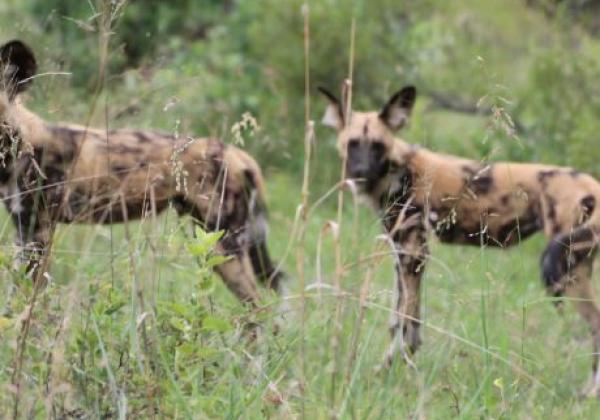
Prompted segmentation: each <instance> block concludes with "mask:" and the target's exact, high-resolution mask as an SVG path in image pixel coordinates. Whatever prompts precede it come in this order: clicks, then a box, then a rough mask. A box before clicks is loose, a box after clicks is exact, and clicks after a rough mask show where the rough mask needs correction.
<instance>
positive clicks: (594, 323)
mask: <svg viewBox="0 0 600 420" xmlns="http://www.w3.org/2000/svg"><path fill="white" fill-rule="evenodd" d="M591 274H592V261H591V260H589V261H585V262H583V263H581V264H579V265H578V266H577V267H576V268H575V269H574V270H573V271H572V276H573V277H572V281H571V282H569V285H568V286H567V288H566V295H567V296H568V297H569V298H571V299H572V300H573V304H574V305H575V307H576V308H577V311H578V312H579V314H580V315H581V317H582V318H583V319H584V320H585V322H586V323H587V324H588V326H589V328H590V330H591V334H592V351H593V353H592V360H593V361H592V378H591V380H590V382H589V384H588V385H587V387H586V388H585V389H584V391H583V393H584V395H586V396H592V397H600V369H599V368H598V367H599V363H600V309H599V308H598V305H597V304H596V300H595V298H594V292H593V288H592V279H591Z"/></svg>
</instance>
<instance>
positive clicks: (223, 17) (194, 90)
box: [3, 0, 600, 185]
mask: <svg viewBox="0 0 600 420" xmlns="http://www.w3.org/2000/svg"><path fill="white" fill-rule="evenodd" d="M9 1H10V2H13V3H14V5H15V6H14V7H13V8H12V9H11V12H12V13H14V14H15V15H16V16H22V17H23V19H27V21H28V22H30V24H29V25H28V26H27V27H25V28H21V29H20V30H17V31H15V32H16V33H14V34H7V36H18V35H19V32H21V33H24V34H25V38H29V39H30V40H33V41H34V42H35V43H36V44H38V46H37V48H36V50H37V51H38V53H39V54H40V55H41V56H42V57H43V58H44V59H45V61H44V65H43V66H42V67H43V70H46V71H50V70H63V71H69V72H72V74H73V75H72V77H71V78H69V79H68V80H65V79H64V77H63V78H62V79H61V80H59V81H56V80H54V79H57V78H59V77H58V76H57V77H51V78H46V79H44V80H42V81H41V83H40V84H42V85H44V86H45V87H44V88H42V89H41V90H42V91H43V92H46V93H45V95H46V96H45V97H44V98H42V99H39V101H40V102H42V103H47V102H48V100H47V99H48V96H47V95H52V92H53V89H63V88H67V85H70V86H69V87H71V88H73V92H74V94H73V95H74V96H73V98H77V101H78V102H81V103H83V104H85V103H86V102H85V101H88V102H89V94H90V92H92V91H93V88H94V86H95V81H96V76H97V74H98V51H99V41H98V40H99V32H100V31H101V30H100V26H101V19H100V17H101V16H102V13H103V12H104V11H106V10H109V11H110V12H111V13H112V14H113V18H114V19H113V21H112V25H111V28H112V32H111V42H110V55H109V79H108V90H107V95H108V96H109V97H110V98H109V100H108V102H109V105H108V106H109V108H110V110H109V111H110V112H109V113H108V115H109V117H111V118H110V121H109V124H110V125H117V126H118V125H132V124H136V125H139V126H144V127H145V126H153V127H155V128H160V129H163V130H169V131H173V130H178V131H182V132H192V133H194V134H196V135H212V136H218V137H221V138H225V139H226V140H229V141H231V140H232V139H231V134H230V128H231V126H232V125H233V124H234V123H235V122H236V121H239V120H240V119H241V115H242V114H243V113H244V112H250V113H251V115H253V116H254V117H256V118H257V120H258V122H259V124H260V126H261V127H262V130H261V131H260V132H259V133H258V135H257V136H255V137H254V138H252V140H251V141H249V142H247V144H246V147H247V148H248V149H249V150H250V152H252V153H253V154H254V155H256V156H257V158H258V159H259V160H260V161H261V163H263V164H268V165H271V166H276V167H278V168H281V169H286V170H289V171H291V172H293V173H298V172H299V169H300V168H301V166H302V162H303V159H302V157H303V137H304V126H305V125H304V101H305V98H304V89H305V86H304V80H305V74H304V60H305V57H304V52H303V43H304V38H303V37H304V34H303V19H304V12H303V5H304V3H305V2H304V1H302V0H286V1H279V0H261V1H234V0H228V1H219V0H202V1H192V0H178V1H174V2H164V1H160V0H145V1H141V0H131V1H129V2H126V3H124V5H123V6H122V7H118V5H119V4H120V3H119V2H117V1H113V2H102V1H99V0H96V1H78V0H44V1H39V0H26V1H25V2H23V3H18V5H17V2H16V1H15V0H9ZM559 3H560V4H563V6H561V7H566V6H565V5H568V6H569V7H570V8H569V9H568V10H577V5H576V4H570V3H569V2H559ZM307 4H308V10H309V17H310V80H311V94H312V97H311V119H314V120H316V121H318V120H319V119H320V113H321V112H322V109H323V105H322V103H323V102H322V101H321V100H320V98H319V97H318V96H317V95H316V89H315V87H316V86H317V85H325V86H329V87H330V89H333V90H338V89H339V86H340V85H341V82H342V81H343V79H344V78H345V77H347V75H348V68H349V51H350V28H351V27H352V24H353V22H355V25H356V38H355V49H354V51H355V54H354V63H353V67H354V89H355V95H354V105H355V107H356V108H369V107H378V106H380V104H382V103H383V102H384V101H385V99H386V98H387V96H388V95H390V94H392V93H393V92H394V91H395V90H396V89H398V88H399V87H401V86H402V85H404V84H407V83H414V84H416V85H417V87H418V88H419V91H420V92H421V99H420V100H419V105H418V108H417V112H416V113H415V115H414V118H413V124H412V126H411V127H410V128H409V129H408V130H407V131H406V132H405V133H402V134H401V135H402V136H404V137H405V138H407V139H409V140H410V141H413V142H418V143H423V144H425V145H427V146H429V147H432V148H434V149H436V150H441V151H445V152H450V153H457V154H462V155H466V156H469V157H472V158H477V159H488V158H489V159H494V160H498V159H516V160H532V159H534V160H541V161H546V162H549V163H556V164H565V165H573V166H578V167H580V168H581V169H582V170H587V171H590V172H593V173H595V174H596V175H600V172H599V170H598V169H597V168H598V165H596V164H595V162H597V161H598V160H600V151H599V150H600V149H599V148H597V147H594V142H595V141H596V140H597V134H596V133H598V132H600V103H599V101H600V99H598V98H600V95H598V93H599V92H600V81H599V80H600V79H599V78H598V74H599V72H600V41H599V40H598V39H597V38H594V37H593V32H590V31H588V30H587V28H588V26H586V25H585V23H586V22H587V21H585V22H584V21H581V22H580V21H578V20H577V17H578V16H579V15H578V14H576V13H559V12H556V13H551V14H550V13H547V11H544V9H543V8H541V7H540V5H539V2H532V1H527V0H509V1H501V0H494V1H486V2H478V1H475V0H460V1H454V2H442V1H436V0H425V1H419V2H414V1H411V0H372V1H368V2H367V1H357V0H322V1H318V2H316V1H315V2H308V3H307ZM557 4H558V3H557ZM556 10H559V9H556ZM565 10H566V9H565ZM580 23H581V24H580ZM3 32H5V33H6V32H7V30H6V28H5V29H4V30H3ZM48 86H51V87H48ZM440 97H442V98H444V101H441V102H440V101H439V98H440ZM38 98H39V96H38ZM74 100H75V99H74ZM55 102H56V100H55ZM64 106H65V104H64V103H63V104H61V103H57V104H56V107H64ZM457 110H459V112H457ZM85 111H86V108H85V107H83V108H79V109H77V108H72V109H71V110H70V111H67V112H64V111H62V112H61V113H60V115H67V116H69V115H70V116H72V118H77V117H81V115H82V114H84V113H85ZM161 111H162V112H161ZM57 114H58V112H57ZM513 122H514V123H515V127H512V123H513ZM316 156H317V158H316V159H315V165H316V168H317V172H318V173H319V176H320V179H324V180H327V181H330V182H329V183H325V184H327V185H329V184H331V183H333V182H334V180H335V178H336V177H337V174H338V168H337V167H336V165H331V164H330V162H331V161H332V160H334V161H335V156H336V152H335V149H334V139H333V133H331V132H328V131H326V130H324V129H321V128H319V129H318V131H317V144H316ZM325 184H324V185H325Z"/></svg>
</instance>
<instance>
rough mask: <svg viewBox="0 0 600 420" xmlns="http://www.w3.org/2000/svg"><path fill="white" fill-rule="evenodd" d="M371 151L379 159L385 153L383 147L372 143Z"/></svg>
mask: <svg viewBox="0 0 600 420" xmlns="http://www.w3.org/2000/svg"><path fill="white" fill-rule="evenodd" d="M371 150H372V151H373V154H374V155H375V156H377V157H381V156H383V154H384V153H385V146H384V145H383V144H381V143H373V145H372V146H371Z"/></svg>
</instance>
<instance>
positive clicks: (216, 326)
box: [202, 315, 233, 332]
mask: <svg viewBox="0 0 600 420" xmlns="http://www.w3.org/2000/svg"><path fill="white" fill-rule="evenodd" d="M232 328H233V326H232V325H231V324H230V323H229V321H227V320H226V319H223V318H217V317H215V316H212V315H207V316H206V318H204V319H203V320H202V329H203V330H205V331H215V332H225V331H229V330H231V329H232Z"/></svg>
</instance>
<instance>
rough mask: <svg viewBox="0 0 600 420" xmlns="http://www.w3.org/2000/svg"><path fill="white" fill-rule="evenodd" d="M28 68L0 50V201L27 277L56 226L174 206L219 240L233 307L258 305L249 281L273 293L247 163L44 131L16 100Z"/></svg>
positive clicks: (138, 138)
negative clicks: (234, 301)
mask: <svg viewBox="0 0 600 420" xmlns="http://www.w3.org/2000/svg"><path fill="white" fill-rule="evenodd" d="M36 68H37V65H36V60H35V57H34V55H33V53H32V51H31V49H30V48H29V47H28V46H27V45H25V44H24V43H23V42H21V41H18V40H15V41H11V42H8V43H6V44H5V45H3V46H1V47H0V70H1V73H0V155H1V156H2V162H1V166H0V197H2V200H3V201H4V203H5V205H6V208H7V209H8V211H9V212H10V214H11V216H12V219H13V221H14V224H15V226H16V229H17V237H16V242H17V245H18V246H19V247H20V248H21V249H25V250H26V256H27V257H28V258H27V260H28V261H26V262H27V264H28V266H29V268H30V269H31V270H30V271H31V272H35V269H36V265H37V263H38V262H39V261H40V257H41V255H43V253H44V252H46V251H47V247H48V244H49V242H50V241H51V237H50V236H51V233H52V227H53V224H55V223H56V222H60V223H104V224H107V223H116V222H126V221H128V220H132V219H140V218H144V217H146V216H148V215H154V214H157V213H159V212H161V211H163V210H165V209H166V208H167V207H169V206H170V205H172V206H173V207H174V208H175V209H176V211H177V212H178V213H179V214H180V215H183V214H189V215H191V217H192V218H193V219H194V221H195V222H197V223H198V224H200V225H201V226H202V227H203V228H205V229H206V230H209V231H215V230H224V231H225V233H224V235H223V237H222V238H221V240H220V241H219V243H218V244H217V249H218V251H219V252H220V253H222V254H225V255H228V256H231V258H230V259H229V260H228V261H227V262H225V263H223V264H221V265H219V266H217V267H216V269H215V271H216V272H217V273H218V274H219V275H220V276H221V277H222V279H223V280H224V282H225V284H226V285H227V286H228V288H229V289H230V290H231V291H232V292H233V293H235V295H236V296H237V297H238V298H239V299H241V300H242V301H244V302H249V303H252V304H256V303H257V300H258V298H259V295H258V292H257V288H256V281H255V278H256V277H258V279H259V280H260V281H261V282H262V283H264V284H265V285H268V286H269V287H271V288H272V289H274V290H276V291H280V289H281V287H282V280H283V273H282V272H280V271H278V270H276V269H275V267H274V266H273V263H272V262H271V260H270V259H269V255H268V253H267V248H266V242H265V241H266V228H267V226H266V218H265V217H266V209H265V205H264V198H263V197H264V185H263V178H262V174H261V171H260V168H259V167H258V165H257V163H256V162H255V161H254V160H253V159H252V158H251V157H250V156H249V155H247V154H246V153H245V152H243V151H242V150H240V149H237V148H235V147H233V146H230V145H226V144H223V143H221V142H220V141H218V140H214V139H189V138H188V139H184V138H176V137H174V136H170V135H165V134H158V133H154V132H148V131H136V130H128V129H123V130H108V131H105V130H98V129H91V128H87V127H84V126H79V125H72V124H51V123H48V122H46V121H44V120H43V119H41V118H40V117H38V116H37V115H35V114H33V113H32V112H30V111H29V110H27V109H26V108H25V107H24V105H23V104H22V101H21V98H20V94H21V93H22V92H23V91H25V90H26V88H27V87H28V86H29V85H30V83H31V80H32V78H33V76H34V75H35V73H36ZM34 278H35V277H34Z"/></svg>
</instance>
